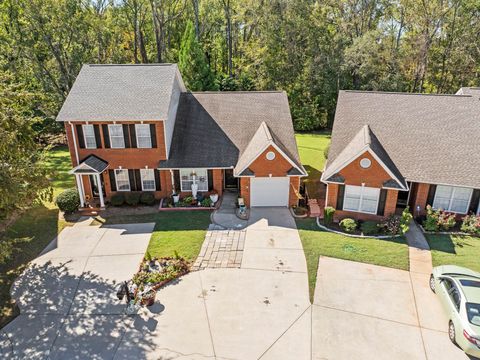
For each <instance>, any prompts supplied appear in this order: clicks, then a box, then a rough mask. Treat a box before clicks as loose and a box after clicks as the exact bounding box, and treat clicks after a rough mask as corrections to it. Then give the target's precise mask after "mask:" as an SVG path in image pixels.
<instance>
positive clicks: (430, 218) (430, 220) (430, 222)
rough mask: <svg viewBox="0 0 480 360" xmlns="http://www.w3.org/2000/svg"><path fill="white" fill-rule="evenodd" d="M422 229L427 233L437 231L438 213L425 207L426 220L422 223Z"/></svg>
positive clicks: (429, 207)
mask: <svg viewBox="0 0 480 360" xmlns="http://www.w3.org/2000/svg"><path fill="white" fill-rule="evenodd" d="M423 228H424V229H425V230H427V231H438V213H437V212H436V211H435V210H433V209H432V207H431V206H430V205H428V206H427V218H426V219H425V221H424V222H423Z"/></svg>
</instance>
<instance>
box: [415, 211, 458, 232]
mask: <svg viewBox="0 0 480 360" xmlns="http://www.w3.org/2000/svg"><path fill="white" fill-rule="evenodd" d="M455 224H456V220H455V214H452V213H448V212H445V211H443V210H434V209H433V208H432V207H431V206H430V205H428V206H427V218H426V220H425V221H424V222H423V227H424V228H425V230H427V231H438V230H450V229H451V228H453V227H454V226H455Z"/></svg>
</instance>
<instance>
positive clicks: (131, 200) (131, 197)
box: [125, 192, 140, 206]
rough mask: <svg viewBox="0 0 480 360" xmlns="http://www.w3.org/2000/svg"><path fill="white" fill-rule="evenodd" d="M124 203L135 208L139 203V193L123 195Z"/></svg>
mask: <svg viewBox="0 0 480 360" xmlns="http://www.w3.org/2000/svg"><path fill="white" fill-rule="evenodd" d="M125 202H126V203H127V204H128V205H130V206H136V205H138V204H139V203H140V193H139V192H129V193H127V194H126V195H125Z"/></svg>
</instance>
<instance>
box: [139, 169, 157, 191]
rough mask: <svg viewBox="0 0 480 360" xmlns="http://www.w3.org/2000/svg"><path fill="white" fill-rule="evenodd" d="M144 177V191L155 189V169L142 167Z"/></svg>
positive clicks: (142, 176)
mask: <svg viewBox="0 0 480 360" xmlns="http://www.w3.org/2000/svg"><path fill="white" fill-rule="evenodd" d="M140 176H141V178H142V189H143V190H144V191H155V175H154V172H153V169H140Z"/></svg>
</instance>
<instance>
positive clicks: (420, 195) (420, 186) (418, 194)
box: [409, 183, 431, 216]
mask: <svg viewBox="0 0 480 360" xmlns="http://www.w3.org/2000/svg"><path fill="white" fill-rule="evenodd" d="M412 186H413V187H414V190H415V191H414V193H412V194H411V195H410V196H411V198H410V201H409V205H410V206H411V209H410V211H411V212H412V213H414V215H415V216H419V215H425V207H426V206H427V198H428V191H429V189H430V184H424V183H416V184H412ZM430 205H431V204H430ZM417 207H419V208H420V211H419V212H417Z"/></svg>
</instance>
